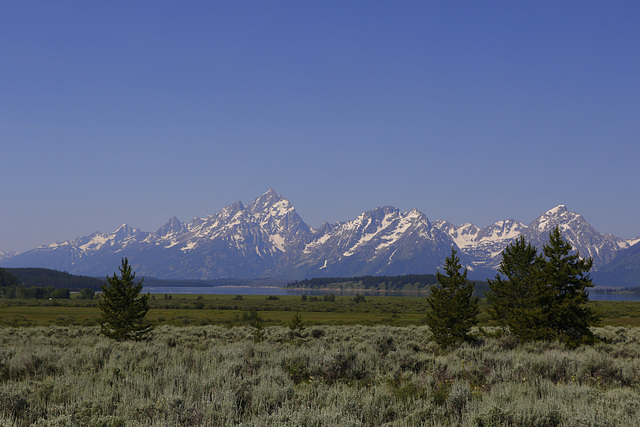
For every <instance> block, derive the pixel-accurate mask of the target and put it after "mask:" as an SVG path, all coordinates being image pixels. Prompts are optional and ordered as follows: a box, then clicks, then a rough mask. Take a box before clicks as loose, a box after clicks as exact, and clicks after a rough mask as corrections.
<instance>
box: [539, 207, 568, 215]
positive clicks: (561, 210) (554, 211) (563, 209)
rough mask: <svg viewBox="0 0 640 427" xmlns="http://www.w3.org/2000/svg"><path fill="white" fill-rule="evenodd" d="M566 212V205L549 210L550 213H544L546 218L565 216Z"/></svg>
mask: <svg viewBox="0 0 640 427" xmlns="http://www.w3.org/2000/svg"><path fill="white" fill-rule="evenodd" d="M566 212H568V210H567V206H566V205H558V206H556V207H555V208H552V209H549V210H548V211H546V212H545V213H544V215H546V216H553V215H562V214H564V213H566Z"/></svg>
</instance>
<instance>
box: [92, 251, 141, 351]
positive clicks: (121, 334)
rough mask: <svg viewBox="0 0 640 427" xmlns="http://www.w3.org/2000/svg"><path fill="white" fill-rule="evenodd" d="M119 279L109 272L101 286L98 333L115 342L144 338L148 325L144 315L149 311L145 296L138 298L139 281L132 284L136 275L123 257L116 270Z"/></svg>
mask: <svg viewBox="0 0 640 427" xmlns="http://www.w3.org/2000/svg"><path fill="white" fill-rule="evenodd" d="M119 270H120V277H118V276H117V275H116V273H113V277H107V282H106V283H105V284H104V285H102V295H101V297H100V303H99V305H100V310H102V319H101V330H102V333H103V334H105V335H106V336H108V337H109V338H113V339H115V340H118V341H124V340H134V341H141V340H143V339H145V338H146V337H147V336H148V334H149V332H150V331H151V326H149V325H145V324H144V322H143V319H144V316H145V315H146V314H147V312H148V311H149V294H148V293H147V294H146V295H140V291H141V290H142V280H140V281H139V282H137V283H136V282H134V279H135V277H136V274H135V273H134V272H133V271H132V269H131V266H130V265H129V260H128V259H127V258H123V259H122V265H121V266H120V267H119Z"/></svg>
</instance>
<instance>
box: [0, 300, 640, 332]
mask: <svg viewBox="0 0 640 427" xmlns="http://www.w3.org/2000/svg"><path fill="white" fill-rule="evenodd" d="M276 298H277V299H276ZM314 298H317V299H318V300H317V301H306V302H303V301H301V297H300V296H299V295H285V296H277V297H273V296H271V297H267V296H264V295H242V296H238V295H184V294H173V295H167V296H164V295H162V294H155V295H152V299H150V300H149V302H150V307H151V310H150V311H149V313H148V314H147V320H148V321H149V322H151V323H154V324H168V325H174V326H188V325H199V326H204V325H225V326H241V325H246V324H247V323H248V322H247V321H246V315H247V313H249V312H252V311H256V312H257V313H258V315H259V316H260V317H261V318H262V319H263V320H264V324H265V325H274V326H275V325H282V326H284V325H286V324H287V323H288V322H289V320H290V319H291V317H292V316H293V314H294V313H295V312H300V313H301V314H302V316H303V320H304V323H305V324H307V325H356V324H359V325H378V324H385V325H390V326H409V325H423V324H424V323H425V310H426V301H425V297H381V296H372V297H369V296H368V297H366V301H365V302H358V303H356V302H354V298H353V297H350V296H336V297H335V301H334V302H327V301H324V300H323V297H322V296H320V297H314ZM589 305H591V306H592V307H594V308H595V310H596V311H597V312H598V313H599V314H600V316H601V317H602V322H601V323H602V325H603V326H606V325H615V326H640V302H637V301H591V302H589ZM480 308H481V313H480V316H479V320H480V325H481V326H492V322H491V321H490V319H489V317H488V315H487V313H486V300H484V299H481V300H480ZM99 319H100V310H99V308H98V301H97V300H83V299H79V298H78V295H77V294H74V295H72V298H71V299H68V300H53V301H50V300H36V299H31V300H19V299H0V326H2V325H4V326H47V325H59V326H65V325H78V326H95V325H97V324H98V322H99Z"/></svg>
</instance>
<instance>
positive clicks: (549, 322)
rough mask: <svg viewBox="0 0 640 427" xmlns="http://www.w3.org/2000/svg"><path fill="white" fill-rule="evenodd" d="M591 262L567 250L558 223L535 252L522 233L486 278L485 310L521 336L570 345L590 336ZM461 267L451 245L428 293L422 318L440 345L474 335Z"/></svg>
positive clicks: (471, 301)
mask: <svg viewBox="0 0 640 427" xmlns="http://www.w3.org/2000/svg"><path fill="white" fill-rule="evenodd" d="M592 264H593V260H592V259H590V258H588V259H582V258H580V254H579V253H573V252H572V247H571V245H570V244H569V243H567V242H566V241H564V240H563V239H562V235H561V233H560V229H559V228H558V227H556V228H555V229H554V230H553V231H552V232H551V233H550V234H549V243H548V244H546V245H544V247H543V249H542V253H540V254H539V253H538V251H537V249H536V248H535V247H533V246H532V245H531V244H529V243H527V242H526V241H525V239H524V237H522V236H521V237H520V238H519V239H518V240H516V241H515V242H514V243H513V244H511V245H509V246H507V248H505V250H504V251H503V253H502V262H501V263H500V267H499V268H498V273H499V274H497V275H496V277H495V279H494V280H489V281H488V282H489V291H488V292H487V293H486V296H487V300H488V303H489V313H490V315H491V317H492V318H493V319H495V320H496V321H497V322H498V323H499V324H500V325H501V326H502V328H503V330H504V331H505V332H508V333H510V334H512V335H514V336H516V337H517V338H518V339H520V340H521V341H532V340H561V341H564V342H565V343H567V344H568V345H570V346H576V345H578V344H580V343H589V342H593V341H594V335H593V333H592V332H591V329H590V327H591V326H593V325H595V324H596V323H597V321H598V317H597V315H596V313H595V312H594V311H593V309H591V308H589V307H587V306H585V303H586V302H587V301H588V300H589V296H588V293H587V289H588V288H590V287H592V286H593V284H592V283H591V279H590V278H589V271H590V270H591V266H592ZM461 269H462V267H461V265H460V259H459V258H458V257H457V256H456V251H455V250H454V249H453V248H452V249H451V256H450V257H449V258H447V259H446V261H445V265H444V271H445V273H444V274H442V273H440V272H438V273H437V279H438V284H437V285H436V286H433V287H432V288H431V295H430V296H429V297H428V298H427V302H428V305H429V310H428V312H427V324H428V325H429V327H430V329H431V331H432V333H433V335H434V338H435V340H436V341H437V342H438V343H439V344H440V345H441V346H443V347H447V346H451V345H453V344H456V343H459V342H462V341H471V340H473V339H474V338H473V336H472V335H471V328H472V327H473V326H475V325H477V323H478V319H477V317H478V313H479V308H478V298H476V297H474V296H473V288H474V285H473V283H472V282H470V281H469V280H467V270H466V269H465V270H464V272H461Z"/></svg>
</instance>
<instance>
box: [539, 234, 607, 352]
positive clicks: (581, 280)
mask: <svg viewBox="0 0 640 427" xmlns="http://www.w3.org/2000/svg"><path fill="white" fill-rule="evenodd" d="M571 249H572V247H571V244H569V243H567V242H566V241H564V240H563V239H562V235H561V233H560V228H559V227H557V226H556V228H555V229H554V230H553V231H552V232H551V233H549V243H548V244H546V245H544V247H543V252H544V256H545V258H546V259H545V261H544V263H543V264H542V268H541V273H542V276H543V278H542V280H543V283H544V292H543V293H542V294H541V305H542V307H543V309H544V315H545V318H546V323H547V326H548V329H549V333H548V336H547V338H551V339H554V338H555V339H560V340H562V341H565V342H566V343H568V344H570V345H577V344H579V343H583V342H592V341H593V339H594V336H593V332H591V329H590V327H591V326H593V325H595V324H596V323H597V322H598V316H597V315H596V313H595V312H594V311H593V309H591V308H589V307H586V306H585V304H586V303H587V302H588V301H589V294H588V292H587V288H591V287H593V284H592V283H591V278H590V277H589V270H591V266H592V265H593V260H592V259H591V258H587V259H581V258H580V254H579V253H571Z"/></svg>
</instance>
